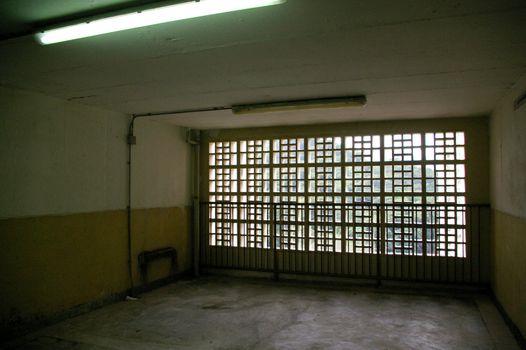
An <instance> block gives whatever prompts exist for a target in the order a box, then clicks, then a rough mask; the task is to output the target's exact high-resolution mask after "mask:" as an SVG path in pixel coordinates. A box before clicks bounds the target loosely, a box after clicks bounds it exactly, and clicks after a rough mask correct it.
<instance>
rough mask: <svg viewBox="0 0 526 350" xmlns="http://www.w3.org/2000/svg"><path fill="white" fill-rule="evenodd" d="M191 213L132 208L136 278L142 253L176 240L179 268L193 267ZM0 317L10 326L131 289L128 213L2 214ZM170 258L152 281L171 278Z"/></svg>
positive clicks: (157, 265)
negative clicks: (3, 217)
mask: <svg viewBox="0 0 526 350" xmlns="http://www.w3.org/2000/svg"><path fill="white" fill-rule="evenodd" d="M190 213H191V210H190V209H189V208H188V207H185V208H177V207H175V208H154V209H137V210H134V211H133V240H132V241H133V263H134V282H135V284H136V285H140V284H142V283H143V282H144V281H141V276H140V273H139V271H138V269H137V256H138V254H139V253H140V252H141V251H143V250H151V249H155V248H162V247H166V246H173V247H175V248H176V249H177V252H178V254H179V255H178V263H179V266H178V270H179V271H187V270H189V269H190V267H191V255H190V252H191V249H190V244H191V237H190V234H189V232H190V227H189V224H190V222H191V221H190ZM0 247H2V248H3V250H2V254H0V266H2V273H1V274H0V285H1V286H2V288H0V319H1V320H2V323H4V326H12V325H14V324H16V323H19V322H24V323H26V322H32V321H37V320H38V319H39V318H44V319H45V318H46V317H48V316H49V315H52V314H55V313H60V312H61V311H65V310H68V309H70V308H72V307H75V306H78V305H81V304H85V303H90V302H94V301H100V300H103V299H105V298H108V297H110V296H111V295H112V294H115V293H122V292H124V291H126V290H127V289H128V287H129V280H128V267H127V266H128V265H127V260H128V257H127V220H126V211H124V210H118V211H106V212H97V213H87V214H72V215H64V216H40V217H30V218H16V219H3V220H0ZM167 260H169V259H165V261H159V262H154V263H152V265H151V266H150V268H149V270H148V277H149V278H148V281H147V282H151V281H154V280H157V279H160V278H163V277H167V276H168V274H169V272H170V264H169V261H167Z"/></svg>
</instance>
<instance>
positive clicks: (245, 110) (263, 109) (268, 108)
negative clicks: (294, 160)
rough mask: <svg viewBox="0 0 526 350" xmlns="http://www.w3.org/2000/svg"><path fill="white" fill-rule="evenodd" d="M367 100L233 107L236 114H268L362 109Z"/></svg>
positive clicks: (348, 98)
mask: <svg viewBox="0 0 526 350" xmlns="http://www.w3.org/2000/svg"><path fill="white" fill-rule="evenodd" d="M366 102H367V98H366V97H365V96H363V95H360V96H343V97H326V98H317V99H309V100H293V101H281V102H269V103H257V104H249V105H237V106H232V112H233V113H234V114H252V113H268V112H284V111H295V110H301V109H315V108H344V107H361V106H363V105H365V103H366Z"/></svg>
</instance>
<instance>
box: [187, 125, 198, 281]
mask: <svg viewBox="0 0 526 350" xmlns="http://www.w3.org/2000/svg"><path fill="white" fill-rule="evenodd" d="M186 142H187V143H188V144H190V145H191V147H192V153H193V154H192V172H193V174H191V177H192V207H193V248H194V251H193V270H194V276H196V277H197V276H199V264H200V263H199V247H200V242H199V230H200V228H199V180H200V178H199V152H200V132H199V130H192V129H188V130H187V131H186Z"/></svg>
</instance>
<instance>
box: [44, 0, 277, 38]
mask: <svg viewBox="0 0 526 350" xmlns="http://www.w3.org/2000/svg"><path fill="white" fill-rule="evenodd" d="M285 1H286V0H200V1H192V2H185V3H180V4H175V5H168V6H163V7H157V8H153V9H149V10H144V11H138V12H133V13H128V14H123V15H117V16H112V17H107V18H103V19H97V20H94V21H90V22H85V23H80V24H73V25H69V26H65V27H61V28H57V29H50V30H46V31H43V32H41V33H37V34H35V36H36V38H37V40H38V41H39V42H40V43H41V44H42V45H48V44H54V43H59V42H62V41H68V40H75V39H80V38H86V37H90V36H95V35H101V34H106V33H112V32H118V31H121V30H126V29H133V28H139V27H146V26H151V25H154V24H160V23H167V22H173V21H179V20H182V19H188V18H196V17H202V16H209V15H214V14H218V13H225V12H233V11H239V10H246V9H251V8H256V7H263V6H270V5H278V4H282V3H284V2H285Z"/></svg>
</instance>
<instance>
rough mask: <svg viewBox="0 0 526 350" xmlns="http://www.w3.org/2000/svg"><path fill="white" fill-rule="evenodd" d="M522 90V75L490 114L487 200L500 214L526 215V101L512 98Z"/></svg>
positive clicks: (524, 87) (525, 81)
mask: <svg viewBox="0 0 526 350" xmlns="http://www.w3.org/2000/svg"><path fill="white" fill-rule="evenodd" d="M524 93H526V76H524V77H522V79H520V80H519V81H518V82H517V83H516V84H515V85H514V86H513V88H512V89H511V90H510V91H509V92H508V93H507V94H506V96H505V97H504V98H503V99H502V100H501V101H500V103H499V105H498V106H497V108H496V109H495V111H494V112H493V115H492V117H491V128H490V129H491V135H490V139H491V152H490V157H491V197H492V199H491V202H492V206H493V207H494V208H495V209H497V210H499V211H502V212H504V213H507V214H510V215H514V216H517V217H521V218H526V104H523V105H522V107H520V108H519V109H517V110H514V108H513V105H514V101H515V100H516V99H517V98H518V97H519V96H521V95H522V94H524Z"/></svg>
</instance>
